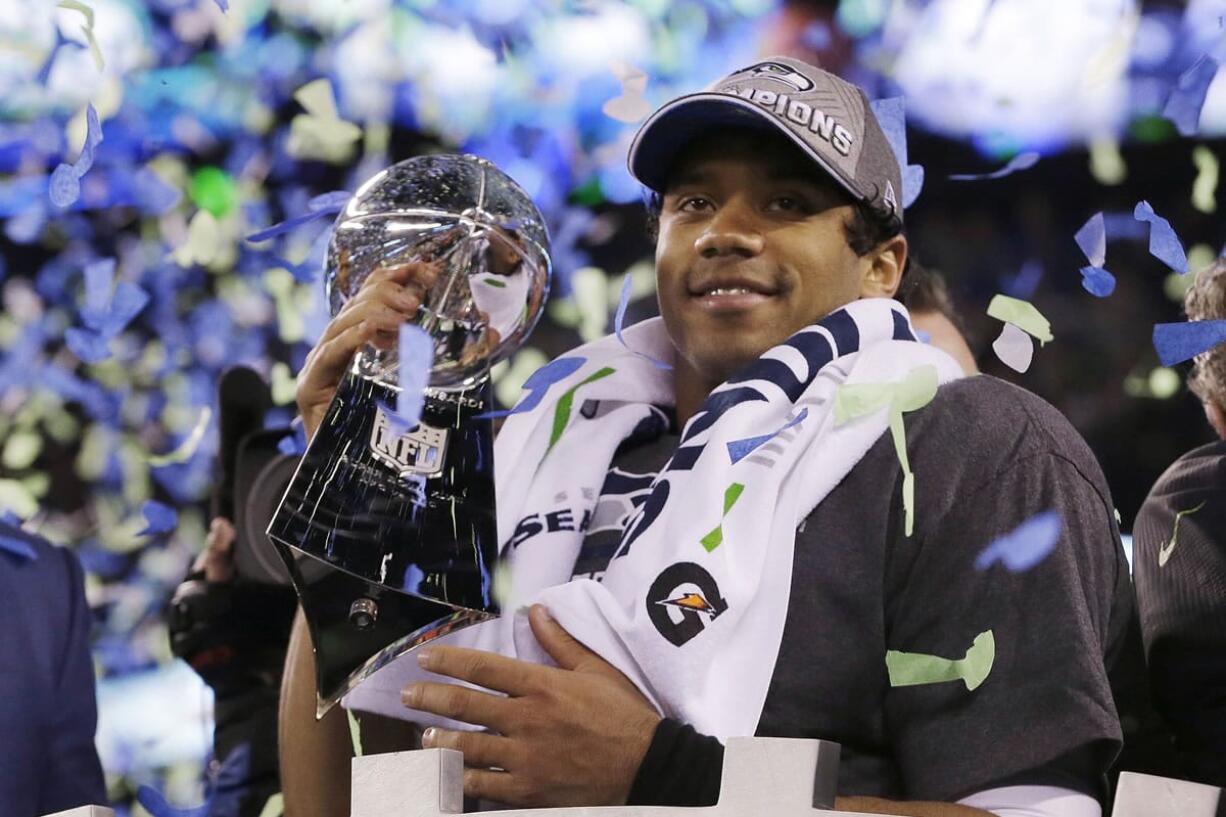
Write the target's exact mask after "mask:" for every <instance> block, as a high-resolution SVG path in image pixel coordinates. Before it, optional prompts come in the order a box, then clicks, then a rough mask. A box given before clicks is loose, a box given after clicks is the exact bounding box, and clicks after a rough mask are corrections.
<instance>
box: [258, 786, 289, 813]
mask: <svg viewBox="0 0 1226 817" xmlns="http://www.w3.org/2000/svg"><path fill="white" fill-rule="evenodd" d="M283 814H285V796H284V795H283V794H281V792H277V793H276V794H274V795H273V796H272V797H269V798H268V802H267V803H265V804H264V808H262V809H260V817H281V815H283Z"/></svg>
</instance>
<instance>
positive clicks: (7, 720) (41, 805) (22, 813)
mask: <svg viewBox="0 0 1226 817" xmlns="http://www.w3.org/2000/svg"><path fill="white" fill-rule="evenodd" d="M0 598H3V599H4V603H3V604H0V633H3V634H4V636H3V638H0V757H3V758H4V762H3V763H0V814H3V815H5V817H38V815H42V814H51V813H53V812H57V811H65V810H67V809H70V808H76V807H77V806H88V805H99V806H103V805H106V804H107V797H106V785H105V783H104V781H103V778H102V765H101V763H99V761H98V752H97V750H96V749H95V748H94V728H95V727H96V725H97V722H98V706H97V701H96V699H95V695H94V667H93V662H92V660H91V658H90V654H89V623H90V615H89V605H88V604H87V603H86V601H85V576H84V574H83V573H82V572H81V564H80V563H79V562H78V561H77V558H76V556H74V555H73V553H72V551H70V550H68V549H66V548H62V547H55V546H53V545H51V544H50V543H48V542H47V541H46V540H45V539H42V538H41V537H38V536H33V535H31V534H29V533H26V532H25V531H23V530H22V529H21V527H20V526H19V525H18V523H17V522H16V521H15V520H13V519H4V520H3V521H0Z"/></svg>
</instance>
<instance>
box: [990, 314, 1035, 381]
mask: <svg viewBox="0 0 1226 817" xmlns="http://www.w3.org/2000/svg"><path fill="white" fill-rule="evenodd" d="M992 351H993V352H995V353H996V357H997V358H999V359H1000V362H1001V363H1003V364H1005V365H1006V366H1008V367H1009V368H1010V369H1012V370H1013V371H1015V372H1021V373H1022V374H1025V373H1026V370H1027V369H1029V368H1030V363H1031V361H1032V360H1034V340H1032V339H1031V337H1030V335H1028V334H1026V333H1025V332H1024V331H1022V330H1021V329H1018V328H1017V327H1016V326H1014V325H1013V324H1011V323H1006V324H1005V325H1004V326H1002V327H1001V330H1000V335H999V336H998V337H997V338H996V340H995V341H993V342H992Z"/></svg>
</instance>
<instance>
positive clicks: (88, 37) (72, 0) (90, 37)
mask: <svg viewBox="0 0 1226 817" xmlns="http://www.w3.org/2000/svg"><path fill="white" fill-rule="evenodd" d="M56 5H58V6H59V7H60V8H62V9H71V10H72V11H79V12H81V14H83V15H84V16H85V25H83V26H81V32H82V33H83V34H85V41H86V42H87V43H89V55H90V56H91V57H93V58H94V67H95V68H97V69H98V70H99V71H101V70H102V69H103V68H105V67H106V63H105V62H103V61H102V50H101V49H100V48H98V40H97V39H95V38H94V10H93V8H91V7H90V6H88V5H86V4H85V3H82V2H80V0H60V2H59V3H57V4H56Z"/></svg>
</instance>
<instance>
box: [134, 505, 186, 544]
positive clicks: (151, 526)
mask: <svg viewBox="0 0 1226 817" xmlns="http://www.w3.org/2000/svg"><path fill="white" fill-rule="evenodd" d="M141 514H142V515H144V517H145V523H146V524H145V528H144V530H142V531H141V532H140V533H138V534H136V535H137V536H157V535H159V534H163V533H170V532H171V531H173V530H174V529H175V527H176V526H178V524H179V515H178V514H177V513H176V512H175V510H174V508H171V507H170V506H169V505H163V504H162V503H161V502H156V501H154V500H152V499H150V500H148V501H146V502H145V504H144V505H143V506H141Z"/></svg>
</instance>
